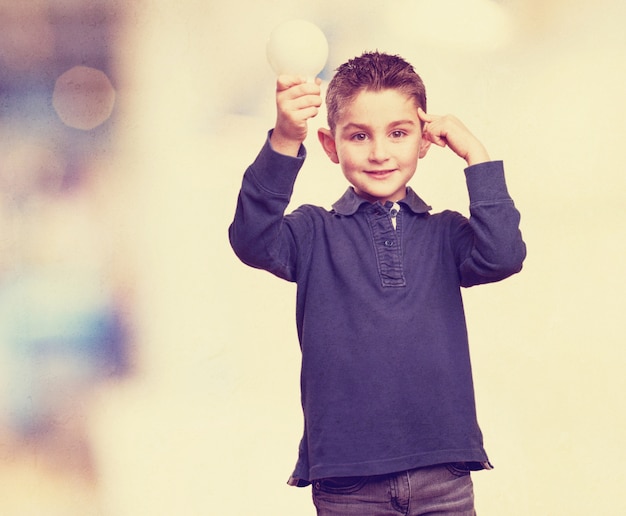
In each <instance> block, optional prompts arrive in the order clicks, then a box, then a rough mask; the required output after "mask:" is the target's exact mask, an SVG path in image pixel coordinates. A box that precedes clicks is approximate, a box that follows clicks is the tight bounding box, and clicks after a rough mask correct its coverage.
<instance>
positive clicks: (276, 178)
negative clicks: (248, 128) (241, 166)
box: [250, 131, 306, 195]
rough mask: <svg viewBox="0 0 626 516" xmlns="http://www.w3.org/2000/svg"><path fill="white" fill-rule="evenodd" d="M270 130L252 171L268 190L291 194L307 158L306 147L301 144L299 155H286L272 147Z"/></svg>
mask: <svg viewBox="0 0 626 516" xmlns="http://www.w3.org/2000/svg"><path fill="white" fill-rule="evenodd" d="M271 135H272V131H269V132H268V135H267V138H266V139H265V144H264V145H263V148H262V149H261V151H260V152H259V154H258V155H257V157H256V159H255V160H254V162H253V163H252V166H251V167H250V168H251V172H252V173H253V175H254V177H255V179H256V181H257V182H258V183H259V184H260V185H261V186H263V188H265V189H266V190H268V191H270V192H273V193H277V194H288V195H289V194H291V191H292V189H293V185H294V183H295V181H296V177H297V176H298V172H299V171H300V169H301V168H302V165H303V164H304V160H305V159H306V148H305V147H304V145H300V150H299V151H298V156H297V157H293V156H285V155H284V154H280V153H278V152H276V151H275V150H274V149H272V145H271V143H270V137H271Z"/></svg>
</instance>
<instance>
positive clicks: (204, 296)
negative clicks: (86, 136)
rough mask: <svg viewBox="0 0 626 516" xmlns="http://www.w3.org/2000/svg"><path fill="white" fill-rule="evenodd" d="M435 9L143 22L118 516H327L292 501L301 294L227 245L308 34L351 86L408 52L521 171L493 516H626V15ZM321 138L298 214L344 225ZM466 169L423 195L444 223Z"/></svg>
mask: <svg viewBox="0 0 626 516" xmlns="http://www.w3.org/2000/svg"><path fill="white" fill-rule="evenodd" d="M434 3H435V2H423V1H422V2H420V1H417V0H415V1H410V0H402V1H395V2H372V1H360V2H354V1H345V2H342V1H340V2H336V1H321V2H302V1H296V2H293V1H292V2H287V1H281V0H272V1H265V0H262V1H258V2H245V3H244V4H243V5H242V4H241V3H238V2H231V3H229V2H214V1H209V2H201V1H192V0H186V1H178V2H173V1H155V2H150V3H149V4H150V5H148V4H143V5H141V6H135V7H132V8H130V12H131V16H130V24H129V27H130V29H131V30H129V31H128V32H127V33H126V35H125V36H124V38H123V39H122V40H121V41H120V49H121V50H122V52H121V56H122V62H123V64H124V66H125V67H126V70H127V76H128V78H129V79H128V83H127V88H128V89H127V91H126V92H125V94H124V95H123V96H121V97H120V100H119V102H120V103H121V104H120V106H121V108H123V110H124V114H125V115H124V116H125V118H124V123H123V124H122V125H121V126H120V146H121V152H120V155H119V156H118V157H117V163H116V166H118V167H121V168H122V169H124V170H126V171H127V172H126V173H127V181H126V183H125V184H124V185H123V187H122V188H121V190H120V191H119V192H116V195H118V196H119V197H118V198H119V200H120V202H119V203H118V204H119V205H120V207H119V208H118V209H119V210H121V212H118V215H117V216H120V213H122V214H123V220H125V223H124V225H123V228H122V230H123V231H125V232H126V239H127V242H128V248H129V253H130V254H129V256H131V258H132V259H133V260H135V261H136V263H137V264H138V267H137V278H136V279H137V283H136V284H137V293H138V297H137V306H136V308H137V314H138V320H137V335H138V342H137V344H138V346H139V355H140V359H141V362H140V363H141V369H140V373H139V374H138V375H137V376H136V377H135V378H134V379H132V380H130V381H127V382H125V383H123V384H120V385H117V386H113V387H109V388H108V389H107V390H104V391H103V392H102V393H101V394H100V397H99V398H98V401H97V403H96V405H95V406H94V408H93V415H92V422H91V427H92V437H93V442H94V446H95V449H96V454H97V459H98V468H99V471H100V475H101V477H100V485H99V495H98V496H99V500H100V504H101V507H102V509H101V510H102V511H103V512H104V514H107V515H114V516H137V515H143V514H150V515H171V514H181V515H207V514H212V515H213V514H215V515H218V514H224V515H226V514H227V515H242V516H243V515H246V516H247V515H272V516H276V515H283V514H284V515H288V514H289V515H294V514H296V515H303V516H305V515H312V514H314V511H313V508H312V505H311V503H310V500H309V497H310V494H309V493H310V491H309V490H308V489H305V490H298V489H295V488H289V487H287V486H286V485H285V481H286V479H287V477H288V475H289V473H290V472H291V469H292V467H293V465H294V462H295V459H296V450H297V445H298V440H299V438H300V434H301V429H302V420H301V413H300V407H299V390H298V388H299V383H298V382H299V370H298V369H299V350H298V344H297V340H296V333H295V323H294V293H295V289H294V287H293V285H290V284H287V283H284V282H282V281H280V280H278V279H276V278H273V277H271V276H270V275H269V274H267V273H265V272H261V271H255V270H251V269H248V268H246V267H244V266H243V265H242V264H240V263H239V262H238V261H237V260H236V258H235V257H234V255H233V254H232V252H231V251H230V248H229V246H228V242H227V227H228V224H229V223H230V220H231V217H232V214H233V210H234V206H235V199H236V195H237V191H238V188H239V184H240V181H241V176H242V174H243V171H244V169H245V167H246V166H247V165H248V163H249V162H251V161H252V159H253V158H254V157H255V155H256V153H257V151H258V149H259V148H260V146H261V144H262V143H263V139H264V137H265V132H266V131H267V129H269V128H270V127H271V125H272V123H273V117H274V114H273V109H274V107H273V103H274V99H273V86H274V82H273V81H274V79H273V76H272V73H271V71H270V70H269V67H268V65H267V63H266V61H265V55H264V45H265V39H266V38H267V35H268V34H269V31H270V30H271V28H272V27H274V26H275V25H276V24H277V23H278V22H280V21H282V20H283V19H286V18H290V17H304V18H307V19H310V20H312V21H315V22H316V23H318V24H319V25H320V26H321V27H322V28H323V29H324V30H325V31H327V33H328V34H329V38H330V39H331V58H330V67H331V68H332V67H334V66H336V65H338V64H339V63H341V62H343V61H345V60H346V59H348V58H349V57H352V56H353V55H355V54H358V53H360V52H361V51H363V50H369V49H374V48H378V49H380V50H385V51H388V52H394V53H400V54H402V55H403V56H404V57H406V58H407V59H408V60H410V61H411V62H412V63H413V64H414V65H415V67H416V68H417V70H418V71H419V72H420V74H421V75H422V76H423V78H424V80H425V82H426V84H427V87H428V90H429V101H430V111H431V112H433V113H447V112H451V113H454V114H456V115H457V116H459V117H460V118H461V119H462V120H464V121H465V123H466V124H467V125H468V126H469V127H470V128H471V129H472V130H473V131H474V132H475V133H476V134H477V135H478V136H479V137H480V138H481V139H482V140H483V141H484V143H485V144H486V145H487V147H488V148H489V150H490V152H491V154H492V157H493V158H494V159H500V158H501V159H504V160H505V165H506V170H507V177H508V183H509V188H510V191H511V193H512V195H513V197H514V199H515V201H516V203H517V205H518V207H519V209H520V211H521V212H522V230H523V233H524V236H525V240H526V242H527V245H528V259H527V261H526V264H525V268H524V270H523V272H522V273H521V274H519V275H518V276H516V277H513V278H511V279H510V280H507V281H505V282H503V283H501V284H497V285H491V286H484V287H478V288H474V289H470V290H468V291H466V292H465V301H466V307H467V314H468V319H469V326H470V338H471V344H472V354H473V363H474V372H475V379H476V391H477V400H478V410H479V419H480V422H481V426H482V428H483V431H484V434H485V441H486V447H487V450H488V452H489V454H490V456H491V459H492V462H493V463H494V464H495V466H496V469H495V470H494V471H491V472H484V473H480V474H477V475H475V476H474V478H475V486H476V500H477V502H476V503H477V509H478V512H479V514H481V515H482V516H503V515H506V516H518V515H519V516H522V515H524V516H526V515H533V516H534V515H546V516H561V515H567V516H576V515H580V516H583V515H585V516H587V515H592V514H598V515H600V514H601V515H603V516H606V515H616V516H617V515H620V514H625V513H626V500H625V499H624V497H623V495H622V490H623V487H624V485H625V484H626V474H625V473H624V464H626V447H625V446H624V440H625V439H626V418H625V410H624V401H623V400H624V390H625V387H626V382H625V380H624V372H623V371H624V365H625V363H626V349H625V346H624V344H625V337H624V331H623V327H624V314H623V311H624V308H625V303H624V290H625V288H626V274H625V273H624V263H625V261H626V229H625V226H624V224H625V222H626V220H625V213H624V204H623V197H624V194H625V193H626V192H625V191H626V179H625V177H626V174H625V171H624V156H623V154H624V143H623V142H624V140H625V139H626V122H625V118H626V102H625V101H624V91H625V88H624V82H625V79H626V74H625V73H624V66H625V63H624V61H625V60H624V54H625V51H626V37H625V35H624V30H623V23H624V21H625V19H626V7H624V6H625V5H626V4H624V3H623V2H620V1H619V0H593V1H592V0H578V1H570V2H566V1H549V0H548V1H539V0H532V1H526V2H524V1H521V0H519V1H515V0H510V1H503V2H497V3H495V5H496V6H499V7H501V8H502V12H500V11H497V12H494V11H493V10H489V11H483V10H481V9H482V8H483V7H484V4H482V3H480V2H479V3H477V4H476V5H475V8H474V9H473V10H469V11H467V10H465V11H463V16H462V17H460V18H459V17H458V16H456V15H455V14H454V13H455V10H454V9H453V8H449V9H447V10H446V14H445V15H442V14H441V13H440V12H438V11H433V10H432V4H434ZM468 3H469V2H468ZM428 4H430V6H429V5H428ZM440 5H448V3H446V2H441V3H440ZM465 9H466V8H465ZM502 24H505V25H502ZM503 26H504V27H505V29H504V30H503V29H502V27H503ZM322 123H323V118H322V117H320V118H318V119H317V120H316V121H314V122H313V123H312V124H311V126H312V132H314V129H315V128H316V127H318V126H319V125H320V124H322ZM311 136H312V137H310V138H309V140H308V141H307V146H308V148H309V151H310V159H309V161H308V162H307V163H306V165H305V167H304V169H303V171H302V175H301V178H300V179H299V182H298V184H297V188H296V193H295V198H294V205H295V204H300V203H302V202H312V203H315V204H321V205H325V206H329V205H330V204H331V203H332V202H333V201H334V200H335V199H336V198H338V197H339V195H340V194H341V193H342V192H343V190H344V188H345V186H346V185H345V183H344V180H343V179H342V177H341V173H340V171H339V169H338V168H336V167H335V166H334V165H332V164H331V163H330V162H329V161H327V159H326V158H325V157H324V156H323V155H322V154H321V153H320V151H319V150H318V149H317V147H318V144H317V142H316V140H315V138H314V137H313V135H311ZM462 165H463V164H462V162H460V161H459V160H458V158H456V157H454V156H452V155H450V153H449V152H448V151H445V150H441V149H432V150H431V153H430V155H429V156H427V157H426V159H425V160H424V161H423V162H421V163H420V165H419V168H418V172H417V174H416V176H415V178H414V180H413V182H412V185H413V186H414V188H415V189H416V190H417V191H418V192H419V193H420V194H421V195H422V196H423V197H424V198H425V199H426V200H427V201H428V202H429V203H430V204H432V205H433V207H434V208H435V210H442V209H444V208H453V209H457V210H460V211H462V212H464V213H466V212H467V196H466V192H465V188H464V182H463V174H462Z"/></svg>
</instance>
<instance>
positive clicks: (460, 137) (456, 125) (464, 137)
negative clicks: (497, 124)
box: [417, 108, 490, 166]
mask: <svg viewBox="0 0 626 516" xmlns="http://www.w3.org/2000/svg"><path fill="white" fill-rule="evenodd" d="M417 114H418V116H419V118H420V120H421V121H422V122H424V129H423V130H422V137H423V138H426V139H427V140H429V141H430V142H432V143H434V144H435V145H438V146H439V147H446V146H447V147H450V149H452V150H453V151H454V152H455V153H456V154H457V155H458V156H460V157H461V158H463V159H464V160H465V161H466V162H467V165H468V166H470V165H476V164H478V163H484V162H486V161H490V158H489V154H488V153H487V149H485V147H484V146H483V144H482V143H481V142H480V140H478V138H476V137H475V136H474V135H473V134H472V133H471V132H470V131H469V130H468V129H467V127H465V126H464V125H463V123H462V122H461V121H460V120H459V119H458V118H456V117H454V116H452V115H444V116H438V115H430V114H427V113H426V112H425V111H424V110H423V109H422V108H417Z"/></svg>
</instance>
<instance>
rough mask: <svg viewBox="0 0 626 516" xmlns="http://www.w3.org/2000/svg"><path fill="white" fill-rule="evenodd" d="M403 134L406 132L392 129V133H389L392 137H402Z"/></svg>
mask: <svg viewBox="0 0 626 516" xmlns="http://www.w3.org/2000/svg"><path fill="white" fill-rule="evenodd" d="M405 135H406V133H405V132H404V131H400V130H396V131H392V133H391V137H392V138H402V137H403V136H405Z"/></svg>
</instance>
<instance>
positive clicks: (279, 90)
mask: <svg viewBox="0 0 626 516" xmlns="http://www.w3.org/2000/svg"><path fill="white" fill-rule="evenodd" d="M321 82H322V81H321V80H320V79H319V78H318V79H315V82H314V83H309V82H306V80H305V79H304V78H302V77H297V76H291V75H281V76H280V77H279V78H278V79H277V81H276V112H277V114H276V125H275V127H274V131H273V132H272V136H271V138H270V143H271V144H272V148H273V149H274V150H275V151H276V152H279V153H281V154H286V155H288V156H297V155H298V151H299V150H300V145H301V144H302V142H303V141H304V139H305V138H306V135H307V131H308V124H307V122H308V120H309V118H313V117H314V116H316V115H317V114H318V112H319V108H320V106H321V105H322V96H321V88H320V84H321Z"/></svg>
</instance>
